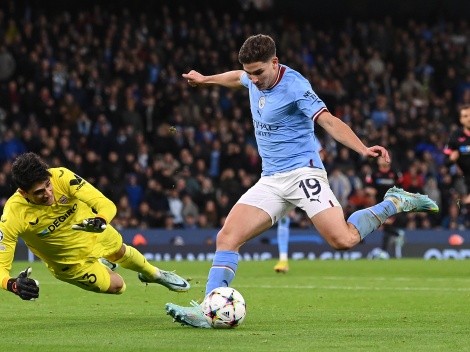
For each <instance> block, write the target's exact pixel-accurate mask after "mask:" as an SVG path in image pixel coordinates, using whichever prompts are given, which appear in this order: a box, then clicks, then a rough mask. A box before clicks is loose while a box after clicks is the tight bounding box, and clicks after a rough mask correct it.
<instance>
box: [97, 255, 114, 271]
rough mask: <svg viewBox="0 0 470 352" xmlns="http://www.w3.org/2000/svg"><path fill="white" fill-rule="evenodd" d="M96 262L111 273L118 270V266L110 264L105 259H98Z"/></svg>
mask: <svg viewBox="0 0 470 352" xmlns="http://www.w3.org/2000/svg"><path fill="white" fill-rule="evenodd" d="M98 261H99V262H100V263H101V264H103V265H104V266H106V267H108V268H109V269H110V270H111V271H116V270H117V268H118V265H117V264H116V263H113V262H110V261H109V260H108V259H106V258H99V259H98Z"/></svg>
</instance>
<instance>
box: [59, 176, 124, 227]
mask: <svg viewBox="0 0 470 352" xmlns="http://www.w3.org/2000/svg"><path fill="white" fill-rule="evenodd" d="M59 175H61V177H59V178H58V185H59V186H60V187H62V189H63V190H64V191H66V192H65V193H67V194H69V195H70V196H72V197H76V198H77V199H79V200H81V201H82V202H84V203H86V204H87V205H88V206H89V207H90V208H92V209H93V211H94V212H95V213H96V214H97V216H99V217H101V218H103V219H105V220H106V222H108V223H109V222H110V221H111V220H112V219H113V218H114V217H115V216H116V212H117V209H116V205H115V204H114V203H113V202H112V201H111V200H109V199H108V198H107V197H106V196H105V195H104V194H103V193H101V192H100V191H99V190H98V189H97V188H95V187H94V186H93V185H92V184H90V183H89V182H88V181H86V180H85V179H84V178H82V177H80V176H78V175H77V174H75V173H73V172H72V171H70V170H68V169H66V168H60V169H59Z"/></svg>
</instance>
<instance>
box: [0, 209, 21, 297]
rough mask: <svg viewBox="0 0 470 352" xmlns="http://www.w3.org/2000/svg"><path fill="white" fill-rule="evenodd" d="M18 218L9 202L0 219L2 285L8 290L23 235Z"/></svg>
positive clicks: (0, 273)
mask: <svg viewBox="0 0 470 352" xmlns="http://www.w3.org/2000/svg"><path fill="white" fill-rule="evenodd" d="M16 216H18V215H15V214H13V213H12V211H11V209H10V204H9V203H8V202H7V204H5V208H4V210H3V214H2V217H1V219H0V284H1V285H2V288H3V289H5V290H6V288H7V281H8V279H10V277H11V276H10V270H11V265H12V262H13V258H14V255H15V248H16V244H17V242H18V236H19V234H20V233H21V229H20V225H19V223H18V222H17V221H15V219H16Z"/></svg>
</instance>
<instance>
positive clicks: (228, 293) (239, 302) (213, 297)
mask: <svg viewBox="0 0 470 352" xmlns="http://www.w3.org/2000/svg"><path fill="white" fill-rule="evenodd" d="M202 310H203V312H204V316H205V317H206V320H207V322H208V323H209V324H210V325H211V326H212V327H213V328H215V329H230V328H234V327H237V326H238V325H240V324H241V323H242V322H243V320H244V319H245V316H246V304H245V300H244V299H243V296H242V295H241V294H240V292H238V291H237V290H235V289H234V288H232V287H217V288H215V289H213V290H212V291H211V292H209V293H208V294H207V296H206V298H205V299H204V302H202Z"/></svg>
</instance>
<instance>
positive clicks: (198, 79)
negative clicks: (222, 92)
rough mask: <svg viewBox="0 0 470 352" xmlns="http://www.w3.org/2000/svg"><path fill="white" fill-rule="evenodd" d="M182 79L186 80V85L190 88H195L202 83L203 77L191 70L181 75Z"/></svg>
mask: <svg viewBox="0 0 470 352" xmlns="http://www.w3.org/2000/svg"><path fill="white" fill-rule="evenodd" d="M182 76H183V78H185V79H187V80H188V84H189V85H190V86H191V87H196V86H197V85H199V84H202V83H203V78H204V76H203V75H201V74H200V73H199V72H197V71H194V70H191V71H189V72H188V73H183V74H182Z"/></svg>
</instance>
